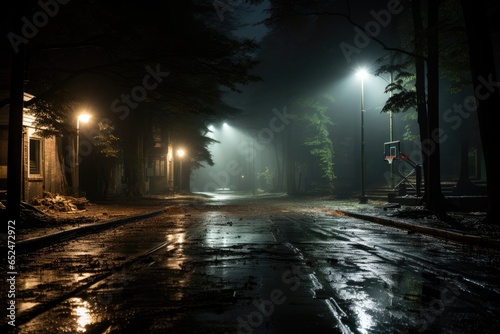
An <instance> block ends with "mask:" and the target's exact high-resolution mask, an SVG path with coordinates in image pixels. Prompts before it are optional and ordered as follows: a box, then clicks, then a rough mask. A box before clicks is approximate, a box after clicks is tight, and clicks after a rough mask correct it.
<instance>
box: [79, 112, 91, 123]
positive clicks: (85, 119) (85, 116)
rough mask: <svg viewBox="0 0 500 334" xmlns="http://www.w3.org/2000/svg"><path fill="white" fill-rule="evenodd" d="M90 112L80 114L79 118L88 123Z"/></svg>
mask: <svg viewBox="0 0 500 334" xmlns="http://www.w3.org/2000/svg"><path fill="white" fill-rule="evenodd" d="M90 117H91V116H90V114H80V115H78V120H79V121H80V122H83V123H87V122H88V121H89V120H90Z"/></svg>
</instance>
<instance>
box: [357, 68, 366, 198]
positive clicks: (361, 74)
mask: <svg viewBox="0 0 500 334" xmlns="http://www.w3.org/2000/svg"><path fill="white" fill-rule="evenodd" d="M356 75H357V77H358V78H359V79H360V80H361V196H360V197H359V203H362V204H364V203H367V202H368V198H367V197H366V194H365V119H364V117H365V92H364V81H365V78H366V76H367V75H368V72H366V70H365V69H359V70H358V72H357V73H356Z"/></svg>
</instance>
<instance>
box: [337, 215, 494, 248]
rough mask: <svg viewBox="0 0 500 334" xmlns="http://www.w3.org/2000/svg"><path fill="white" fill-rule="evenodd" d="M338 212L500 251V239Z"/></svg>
mask: <svg viewBox="0 0 500 334" xmlns="http://www.w3.org/2000/svg"><path fill="white" fill-rule="evenodd" d="M337 211H339V212H341V213H342V214H345V215H346V216H350V217H353V218H358V219H362V220H368V221H371V222H373V223H377V224H381V225H386V226H392V227H396V228H400V229H403V230H407V231H411V232H416V233H420V234H425V235H429V236H433V237H436V238H440V239H444V240H448V241H453V242H457V243H461V244H467V245H471V246H478V247H480V248H487V249H491V250H496V251H498V250H500V240H498V239H492V238H488V237H482V236H479V235H472V234H465V233H460V232H452V231H447V230H443V229H439V228H434V227H428V226H421V225H415V224H411V223H406V222H402V221H400V220H395V219H389V218H382V217H375V216H369V215H363V214H360V213H356V212H351V211H343V210H337Z"/></svg>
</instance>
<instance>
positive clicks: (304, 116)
mask: <svg viewBox="0 0 500 334" xmlns="http://www.w3.org/2000/svg"><path fill="white" fill-rule="evenodd" d="M334 101H335V99H334V98H333V96H331V95H329V94H323V95H320V96H318V97H307V98H303V99H297V100H296V101H295V103H294V104H295V106H296V107H297V108H300V109H301V110H302V113H301V116H300V118H299V122H300V125H301V127H302V128H303V131H302V134H303V137H302V144H303V145H304V146H305V147H308V148H309V154H310V155H311V156H313V157H315V158H316V159H317V161H318V166H319V167H320V169H321V171H322V173H323V174H322V175H321V179H322V181H324V182H326V184H327V188H328V190H329V191H332V190H333V181H334V180H335V173H334V171H333V166H334V162H333V161H334V157H335V154H334V150H333V143H332V140H331V139H330V128H331V127H332V126H333V122H332V121H331V119H330V117H329V116H328V115H327V112H328V111H329V110H330V106H329V105H330V104H331V103H332V102H334Z"/></svg>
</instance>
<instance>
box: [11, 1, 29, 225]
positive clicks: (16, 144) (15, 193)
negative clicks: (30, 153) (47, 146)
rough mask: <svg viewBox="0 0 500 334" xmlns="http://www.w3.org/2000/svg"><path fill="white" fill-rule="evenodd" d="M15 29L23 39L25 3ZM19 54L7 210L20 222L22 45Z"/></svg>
mask: <svg viewBox="0 0 500 334" xmlns="http://www.w3.org/2000/svg"><path fill="white" fill-rule="evenodd" d="M14 8H15V10H14V13H13V14H14V15H12V20H13V25H12V28H13V30H12V31H14V32H16V33H17V34H18V35H19V36H21V26H22V21H21V16H22V13H23V2H21V1H18V2H15V4H14ZM18 48H19V49H18V50H17V52H14V51H13V52H14V53H13V55H12V72H11V82H10V108H9V137H8V140H9V143H8V153H7V210H8V219H9V220H14V221H19V218H20V214H21V212H20V211H21V188H22V138H23V107H24V67H25V48H24V43H20V44H19V46H18Z"/></svg>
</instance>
